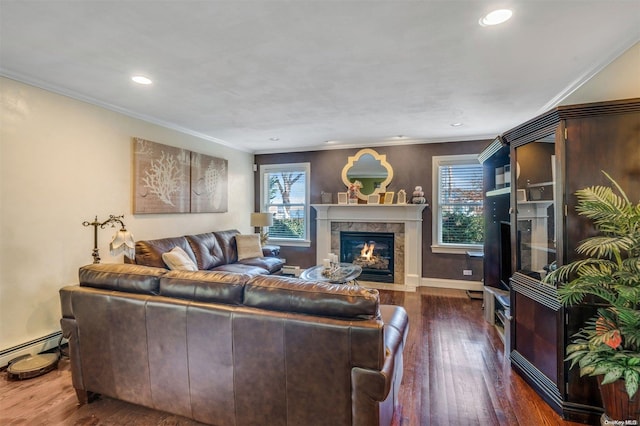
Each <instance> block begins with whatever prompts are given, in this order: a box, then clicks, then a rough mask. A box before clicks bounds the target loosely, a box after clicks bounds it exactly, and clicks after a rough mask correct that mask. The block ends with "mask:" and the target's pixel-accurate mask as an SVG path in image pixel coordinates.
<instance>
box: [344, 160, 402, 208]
mask: <svg viewBox="0 0 640 426" xmlns="http://www.w3.org/2000/svg"><path fill="white" fill-rule="evenodd" d="M391 179H393V168H392V167H391V165H390V164H389V163H387V156H386V155H384V154H378V153H377V152H376V151H375V150H373V149H370V148H365V149H361V150H360V151H358V152H357V153H356V155H353V156H349V158H348V161H347V164H346V165H345V166H344V168H343V169H342V182H344V184H345V185H346V186H347V188H348V187H349V186H350V185H351V184H352V183H353V182H355V181H358V182H360V184H361V185H362V186H361V188H360V190H359V191H358V198H360V199H361V200H367V199H368V198H369V196H370V195H376V194H382V193H384V192H386V190H387V186H388V185H389V184H390V183H391Z"/></svg>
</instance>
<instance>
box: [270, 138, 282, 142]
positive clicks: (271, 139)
mask: <svg viewBox="0 0 640 426" xmlns="http://www.w3.org/2000/svg"><path fill="white" fill-rule="evenodd" d="M269 140H270V141H273V142H278V141H279V140H280V138H269Z"/></svg>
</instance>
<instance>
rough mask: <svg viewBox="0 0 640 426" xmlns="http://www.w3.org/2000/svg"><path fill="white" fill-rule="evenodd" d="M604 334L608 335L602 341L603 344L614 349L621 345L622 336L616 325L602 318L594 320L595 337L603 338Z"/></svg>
mask: <svg viewBox="0 0 640 426" xmlns="http://www.w3.org/2000/svg"><path fill="white" fill-rule="evenodd" d="M611 332H612V333H611ZM605 334H610V336H609V337H608V338H606V339H604V344H605V345H607V346H609V347H610V348H612V349H616V348H617V347H618V346H620V344H621V343H622V336H621V335H620V330H618V328H617V327H616V324H615V323H614V322H613V321H610V320H608V319H606V318H604V317H600V318H598V319H597V320H596V335H597V336H603V335H605Z"/></svg>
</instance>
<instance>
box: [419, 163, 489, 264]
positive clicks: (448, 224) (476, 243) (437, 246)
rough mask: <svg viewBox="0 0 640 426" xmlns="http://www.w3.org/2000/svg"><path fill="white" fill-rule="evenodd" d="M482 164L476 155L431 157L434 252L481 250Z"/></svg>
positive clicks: (482, 236) (432, 248)
mask: <svg viewBox="0 0 640 426" xmlns="http://www.w3.org/2000/svg"><path fill="white" fill-rule="evenodd" d="M482 211H483V206H482V165H481V164H480V163H479V162H478V156H477V155H447V156H438V157H433V212H434V218H433V245H432V246H431V250H432V251H433V252H435V253H466V251H467V250H482V243H483V241H484V229H483V223H484V220H483V213H482Z"/></svg>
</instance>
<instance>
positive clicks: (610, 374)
mask: <svg viewBox="0 0 640 426" xmlns="http://www.w3.org/2000/svg"><path fill="white" fill-rule="evenodd" d="M623 374H624V368H623V367H620V366H617V365H616V366H612V367H611V369H610V370H609V371H607V374H605V375H604V379H603V380H602V384H603V385H606V384H607V383H613V382H615V381H616V380H618V379H619V378H620V377H622V375H623Z"/></svg>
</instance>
